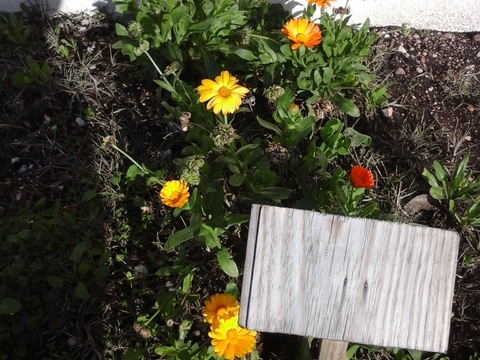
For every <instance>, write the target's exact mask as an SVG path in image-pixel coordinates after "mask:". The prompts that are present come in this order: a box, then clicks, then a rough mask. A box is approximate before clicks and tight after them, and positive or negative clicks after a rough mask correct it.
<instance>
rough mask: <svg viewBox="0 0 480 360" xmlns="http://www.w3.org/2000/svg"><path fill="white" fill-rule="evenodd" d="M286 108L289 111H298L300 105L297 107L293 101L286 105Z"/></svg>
mask: <svg viewBox="0 0 480 360" xmlns="http://www.w3.org/2000/svg"><path fill="white" fill-rule="evenodd" d="M288 108H289V109H290V110H291V111H298V110H300V107H299V106H298V105H297V104H295V103H291V104H290V105H289V106H288Z"/></svg>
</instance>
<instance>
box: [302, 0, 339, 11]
mask: <svg viewBox="0 0 480 360" xmlns="http://www.w3.org/2000/svg"><path fill="white" fill-rule="evenodd" d="M330 1H331V2H335V1H337V0H308V2H309V3H310V4H317V5H318V6H321V7H322V9H325V8H326V7H327V6H331V4H330Z"/></svg>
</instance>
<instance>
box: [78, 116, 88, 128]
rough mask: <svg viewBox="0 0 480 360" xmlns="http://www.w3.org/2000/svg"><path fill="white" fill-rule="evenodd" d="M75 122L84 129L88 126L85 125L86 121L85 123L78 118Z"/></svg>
mask: <svg viewBox="0 0 480 360" xmlns="http://www.w3.org/2000/svg"><path fill="white" fill-rule="evenodd" d="M75 122H76V123H77V125H78V126H80V127H84V126H85V125H87V124H86V123H85V121H84V120H83V119H82V118H81V117H77V118H76V119H75Z"/></svg>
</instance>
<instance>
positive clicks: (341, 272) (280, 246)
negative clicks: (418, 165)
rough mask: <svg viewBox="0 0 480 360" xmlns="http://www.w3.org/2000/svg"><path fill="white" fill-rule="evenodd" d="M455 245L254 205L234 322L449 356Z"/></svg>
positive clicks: (414, 231) (415, 230)
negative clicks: (238, 311) (444, 353)
mask: <svg viewBox="0 0 480 360" xmlns="http://www.w3.org/2000/svg"><path fill="white" fill-rule="evenodd" d="M458 246H459V236H458V234H457V233H455V232H452V231H446V230H441V229H435V228H430V227H425V226H419V225H409V224H401V223H394V222H387V221H378V220H370V219H361V218H351V217H344V216H338V215H328V214H322V213H318V212H313V211H305V210H297V209H288V208H280V207H272V206H265V205H253V207H252V212H251V219H250V228H249V234H248V245H247V254H246V260H245V269H244V274H243V286H242V294H241V304H242V305H241V307H240V316H239V324H240V325H241V326H243V327H245V328H248V329H252V330H257V331H260V332H274V333H284V334H295V335H301V336H309V337H315V338H321V339H329V340H337V341H343V342H355V343H360V344H368V345H377V346H384V347H397V348H404V349H417V350H424V351H433V352H446V350H447V347H448V338H449V331H450V320H451V315H452V314H451V311H452V299H453V291H454V282H455V273H456V264H457V253H458Z"/></svg>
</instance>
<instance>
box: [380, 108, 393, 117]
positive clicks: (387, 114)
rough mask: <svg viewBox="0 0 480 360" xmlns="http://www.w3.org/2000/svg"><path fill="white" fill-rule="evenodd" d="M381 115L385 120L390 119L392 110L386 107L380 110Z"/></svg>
mask: <svg viewBox="0 0 480 360" xmlns="http://www.w3.org/2000/svg"><path fill="white" fill-rule="evenodd" d="M382 115H383V116H385V117H386V118H391V117H392V116H393V108H391V107H388V108H385V109H382Z"/></svg>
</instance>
